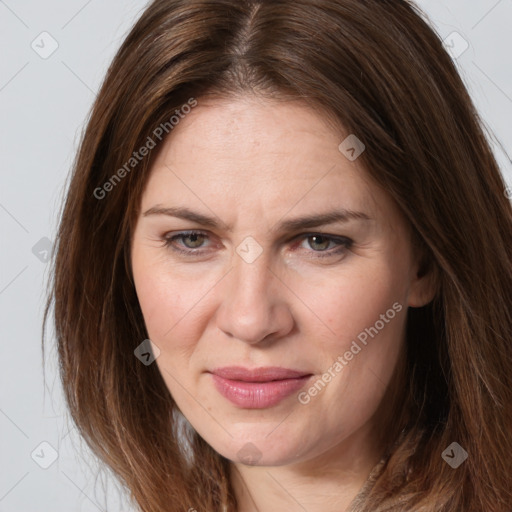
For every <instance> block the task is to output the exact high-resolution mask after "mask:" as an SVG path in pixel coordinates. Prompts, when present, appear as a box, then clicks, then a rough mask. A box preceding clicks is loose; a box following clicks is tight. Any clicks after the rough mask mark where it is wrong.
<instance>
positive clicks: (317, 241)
mask: <svg viewBox="0 0 512 512" xmlns="http://www.w3.org/2000/svg"><path fill="white" fill-rule="evenodd" d="M312 239H313V244H314V245H321V246H323V247H317V249H321V250H324V249H327V246H328V245H329V240H327V239H325V238H324V237H322V236H313V237H312ZM322 240H324V242H323V243H322ZM326 244H327V245H326Z"/></svg>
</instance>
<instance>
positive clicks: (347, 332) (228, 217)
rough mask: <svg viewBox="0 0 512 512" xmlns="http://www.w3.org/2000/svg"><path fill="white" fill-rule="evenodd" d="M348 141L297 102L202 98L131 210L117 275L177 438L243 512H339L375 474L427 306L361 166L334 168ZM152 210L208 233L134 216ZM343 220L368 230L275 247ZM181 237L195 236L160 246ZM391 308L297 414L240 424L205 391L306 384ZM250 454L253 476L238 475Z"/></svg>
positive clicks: (295, 404)
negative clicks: (133, 294)
mask: <svg viewBox="0 0 512 512" xmlns="http://www.w3.org/2000/svg"><path fill="white" fill-rule="evenodd" d="M347 135H348V134H343V133H340V132H339V130H335V129H334V128H333V126H332V125H329V124H328V123H327V122H326V121H325V119H324V118H323V117H322V116H321V115H320V114H319V112H318V111H315V110H313V109H311V108H310V107H308V106H306V105H305V104H303V103H300V102H283V101H277V100H274V99H263V98H256V97H253V96H246V97H233V98H230V99H220V98H208V99H206V98H199V99H198V106H197V107H195V108H194V109H193V110H192V112H191V113H189V114H188V115H187V116H186V117H185V118H184V119H183V120H181V121H180V123H179V124H178V125H177V126H176V127H175V128H174V130H173V131H172V132H171V134H170V135H169V137H168V138H167V139H166V140H165V141H164V142H163V143H162V147H161V148H159V149H160V151H159V153H158V156H157V158H156V160H155V161H154V163H153V166H152V169H151V174H150V177H149V180H148V183H147V186H146V188H145V190H144V193H143V197H142V200H141V210H140V212H141V213H140V216H139V218H138V221H137V225H136V227H135V230H134V233H133V237H132V270H133V275H134V279H135V285H136V290H137V295H138V298H139V301H140V305H141V308H142V312H143V315H144V319H145V323H146V327H147V331H148V335H149V338H150V339H151V340H152V341H153V343H154V344H155V345H156V346H157V347H158V348H159V350H160V355H159V356H158V358H157V359H156V364H157V365H158V368H159V370H160V372H161V374H162V376H163V378H164V380H165V382H166V385H167V387H168V389H169V391H170V393H171V394H172V396H173V398H174V400H175V401H176V403H177V405H178V407H179V408H180V410H181V411H182V413H183V414H184V416H185V417H186V418H187V420H188V421H189V422H190V424H191V425H192V426H193V427H194V429H195V430H196V431H197V432H198V433H199V434H200V435H201V436H202V437H203V438H204V439H205V440H206V441H207V442H208V443H209V444H210V445H211V446H212V447H213V448H214V449H215V450H216V451H217V452H218V453H220V454H221V455H223V456H224V457H226V458H227V459H229V460H231V461H232V465H231V467H232V472H231V473H232V481H233V484H234V488H235V491H236V495H237V499H238V501H239V510H240V511H243V512H248V511H256V510H258V511H260V512H267V511H268V512H270V511H275V510H291V511H295V510H297V511H301V510H304V509H306V510H308V512H315V511H320V510H321V511H322V512H329V511H337V512H339V511H340V510H346V509H347V507H348V505H349V503H350V502H351V501H352V499H353V498H354V497H355V495H356V494H357V492H358V491H359V490H360V488H361V486H362V485H363V483H364V482H365V480H366V479H367V477H368V474H369V473H370V471H371V469H372V468H373V467H374V466H375V464H376V463H377V462H378V461H379V460H380V458H381V456H382V450H383V446H382V444H381V442H380V438H379V434H378V433H379V431H382V430H383V429H385V425H386V421H387V420H386V418H387V417H385V416H384V413H383V411H385V410H386V405H387V404H388V403H389V400H390V397H389V393H387V394H386V389H387V388H388V387H389V383H390V382H391V380H392V377H393V372H394V371H395V368H396V367H397V362H398V361H399V357H400V354H401V353H402V348H403V343H404V329H405V319H406V311H407V307H408V306H409V307H417V306H421V305H424V304H426V303H427V302H429V300H430V299H431V297H432V293H433V290H432V286H431V283H430V280H429V276H428V275H426V276H421V277H420V273H419V272H418V270H419V258H418V257H417V256H416V255H415V254H414V253H413V250H412V248H411V237H410V231H409V228H408V224H407V223H406V221H405V220H404V219H403V217H402V215H401V214H400V212H399V211H398V209H397V207H396V206H395V204H394V203H393V202H392V201H391V199H390V198H389V197H388V196H387V194H386V193H385V192H384V191H383V190H382V189H380V188H379V187H378V186H377V185H376V184H375V183H373V182H372V181H371V179H370V178H369V176H368V174H367V173H366V171H365V169H364V168H363V167H362V164H361V163H360V162H361V161H360V160H357V159H356V160H355V161H353V162H351V161H349V160H348V159H347V158H346V157H345V155H344V154H342V153H341V152H340V151H339V150H338V145H339V144H340V142H341V141H342V140H343V139H344V138H345V137H346V136H347ZM153 207H166V208H169V207H187V208H189V209H190V210H193V211H196V212H199V213H201V214H203V215H207V216H211V217H213V218H215V219H216V220H217V222H218V223H219V224H218V226H217V227H211V226H205V225H203V224H201V223H199V222H195V221H194V222H193V221H190V220H184V219H180V218H176V217H172V216H169V215H164V214H154V215H144V213H145V212H147V211H148V210H149V209H150V208H153ZM340 208H345V209H347V210H353V211H357V212H362V213H364V214H365V215H366V216H367V217H368V219H365V220H362V219H352V220H348V221H346V222H337V223H332V224H327V225H322V226H317V227H315V228H308V229H299V230H298V231H297V230H295V231H289V230H287V231H276V229H275V228H276V226H278V225H279V223H281V222H283V221H284V220H289V219H291V218H296V217H302V216H310V215H313V214H319V213H325V212H327V211H331V210H335V209H340ZM229 227H231V230H229V229H228V228H229ZM187 230H198V231H200V232H201V233H203V234H205V235H206V236H205V237H204V238H201V237H199V238H198V239H197V238H195V239H193V238H187V237H186V236H185V237H182V238H178V239H175V240H174V242H173V244H172V245H171V246H170V247H166V246H165V237H166V236H167V237H170V236H174V235H176V234H179V233H180V232H183V231H187ZM314 234H322V235H323V236H327V235H330V236H331V237H338V238H341V237H348V238H349V239H351V240H352V241H353V242H352V244H351V245H350V246H347V247H344V246H343V245H341V244H340V243H338V242H336V240H334V241H329V239H327V240H325V238H319V239H314V238H312V235H314ZM247 237H252V238H253V239H254V240H256V242H257V243H258V244H259V247H260V248H261V254H260V255H259V256H258V257H257V258H256V259H255V260H254V261H253V262H250V263H249V262H247V261H246V260H244V259H243V258H242V257H241V256H240V255H239V253H237V247H247V246H244V240H246V238H247ZM241 244H242V245H241ZM172 247H177V248H181V249H183V250H188V251H189V253H188V254H180V253H178V252H174V251H173V250H172ZM251 247H252V246H251ZM340 248H341V251H339V252H338V253H336V252H335V251H336V249H340ZM198 250H202V251H204V252H203V253H202V254H200V255H199V256H193V255H191V253H192V252H194V251H198ZM250 250H251V251H252V250H254V249H250ZM322 256H323V257H322ZM394 303H398V304H400V305H402V306H403V307H402V309H401V311H400V312H397V313H396V315H395V316H394V318H393V319H392V320H390V321H389V322H387V323H386V324H385V326H384V328H382V329H381V330H379V332H378V334H377V335H376V336H374V337H373V338H369V339H368V343H367V345H366V346H363V348H362V350H361V351H360V352H359V353H358V354H357V355H356V356H355V357H354V358H353V359H352V360H351V361H350V362H349V363H348V364H347V365H346V366H344V367H343V370H342V371H341V372H339V373H336V376H335V377H333V378H332V380H331V381H330V382H329V383H328V384H327V385H326V386H325V387H324V388H323V389H322V391H321V392H319V393H318V394H317V395H316V396H314V397H311V400H310V401H309V403H307V404H302V403H300V402H299V400H298V399H297V394H296V393H295V394H292V395H291V396H289V397H287V398H286V399H284V400H283V401H281V402H280V403H279V404H277V405H275V406H272V407H269V408H267V409H255V410H253V409H246V408H242V407H238V406H235V405H234V404H232V403H231V402H230V401H228V400H227V399H226V398H225V397H223V396H222V395H221V394H219V392H218V391H217V390H216V388H215V387H214V385H213V382H212V376H211V374H209V373H208V371H209V370H211V369H213V368H216V367H222V366H231V365H238V366H244V367H247V368H255V367H261V366H281V367H284V368H291V369H299V370H304V371H307V372H308V373H311V374H313V377H312V380H313V382H314V381H317V380H318V379H319V378H321V376H322V374H324V372H326V370H327V369H328V368H329V367H332V365H333V363H334V362H335V361H336V360H337V358H338V357H339V356H340V355H343V354H344V353H345V352H346V351H347V350H349V349H350V346H351V343H352V341H353V340H356V339H357V336H358V334H360V333H361V332H362V331H364V330H365V328H369V327H370V326H374V325H375V323H376V321H377V320H379V318H381V317H380V315H382V314H385V313H386V311H387V310H389V309H390V308H391V307H392V305H393V304H394ZM305 389H306V390H307V389H308V388H307V387H306V388H305ZM247 443H252V444H253V445H254V446H255V447H256V448H257V451H258V454H259V457H260V458H259V460H258V461H257V462H256V464H255V465H246V464H244V463H242V462H241V461H240V450H242V449H247ZM244 447H245V448H244Z"/></svg>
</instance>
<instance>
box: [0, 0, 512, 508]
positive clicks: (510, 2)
mask: <svg viewBox="0 0 512 512" xmlns="http://www.w3.org/2000/svg"><path fill="white" fill-rule="evenodd" d="M145 4H146V2H144V1H142V0H140V1H136V0H129V1H125V2H122V1H121V0H108V1H104V2H100V1H99V0H89V1H85V0H67V1H64V0H51V1H47V2H37V1H35V0H27V1H22V0H20V1H17V2H16V1H14V0H6V1H2V0H0V45H1V53H0V112H1V115H0V130H1V131H0V155H1V159H0V169H1V171H0V176H1V178H0V179H1V188H0V230H1V240H2V251H1V261H0V311H1V315H2V318H1V328H2V343H1V346H0V351H1V353H0V364H1V370H0V371H1V375H2V386H1V387H0V434H1V435H0V448H1V467H0V512H20V511H23V512H32V511H49V510H52V511H53V512H60V511H62V512H70V511H93V512H96V511H98V510H107V509H108V510H109V511H110V512H115V511H128V510H133V507H132V508H130V507H129V505H128V504H127V500H126V499H125V498H123V496H124V495H123V493H122V492H121V491H120V490H119V486H118V485H117V484H116V481H115V479H113V478H112V476H111V475H109V474H108V473H107V472H106V471H104V470H102V471H100V468H99V467H98V465H97V464H96V463H95V462H94V459H93V458H92V457H91V456H90V454H89V453H88V451H87V449H86V447H85V445H84V444H83V443H81V442H80V439H79V437H78V436H77V435H76V431H75V430H74V429H70V425H71V423H70V421H69V418H68V417H67V415H66V409H65V406H64V404H63V400H62V392H61V389H60V383H59V379H58V376H57V365H56V354H55V350H54V349H53V348H51V349H50V351H49V352H48V363H47V365H46V380H45V381H44V380H43V368H42V358H41V350H40V337H41V318H42V311H43V302H44V297H45V282H46V279H47V273H48V266H47V265H46V263H45V259H46V258H47V257H48V254H49V252H48V249H49V248H50V246H51V242H52V241H53V240H54V238H55V231H56V226H57V219H58V213H59V209H60V205H61V202H62V198H63V194H64V191H65V186H66V184H67V177H68V173H69V170H70V167H71V164H72V160H73V157H74V154H75V151H76V149H77V146H78V142H79V138H80V134H81V130H82V127H83V125H84V121H85V119H86V116H87V114H88V112H89V109H90V107H91V104H92V101H93V99H94V97H95V93H96V91H97V90H98V87H99V85H100V82H101V80H102V77H103V75H104V73H105V71H106V68H107V66H108V64H109V62H110V60H111V59H112V57H113V56H114V53H115V51H116V49H117V48H118V47H119V45H120V44H121V41H122V40H123V37H124V36H125V35H126V33H127V31H128V30H129V28H130V27H131V25H132V24H133V22H134V21H135V20H136V18H137V17H138V15H139V13H140V12H141V10H142V9H143V8H144V6H145ZM419 4H420V5H421V6H422V7H423V9H424V10H425V11H426V12H427V13H428V14H429V16H430V17H431V19H432V22H433V23H434V25H435V27H436V29H437V31H438V33H439V34H440V35H441V37H442V38H443V39H444V38H447V37H448V36H450V34H452V33H453V32H454V31H456V32H458V33H459V34H460V37H459V36H457V35H456V36H450V37H449V38H448V39H447V41H448V43H447V44H448V45H451V46H453V50H451V51H453V52H454V53H453V55H454V58H456V61H457V63H458V65H459V68H460V71H461V74H462V76H463V79H464V81H465V82H466V84H467V87H468V88H469V91H470V93H471V95H472V97H473V98H474V101H475V103H476V106H477V108H478V110H479V112H480V114H481V116H482V118H483V120H484V121H485V124H486V126H487V127H488V128H489V129H490V130H491V131H492V132H493V133H494V136H495V137H496V139H497V141H499V142H500V143H501V144H502V146H503V148H504V149H505V151H506V152H508V153H509V154H512V130H511V128H510V117H511V114H512V66H511V61H512V57H511V53H510V49H511V47H512V33H511V32H510V23H511V21H512V0H500V1H496V0H450V1H437V0H435V1H427V0H423V1H421V2H419ZM42 32H48V33H49V34H50V36H48V35H40V34H41V33H42ZM461 37H462V38H463V39H464V40H465V41H467V43H468V44H469V47H468V48H467V50H466V51H464V52H463V53H462V54H461V55H458V54H459V53H460V52H461V51H462V50H463V49H464V47H465V44H464V41H463V40H462V39H461ZM56 44H58V48H57V49H56V50H55V51H54V53H53V54H51V55H49V56H47V55H46V54H45V53H44V52H47V53H49V51H50V50H51V49H52V45H56ZM456 55H457V56H456ZM43 57H46V58H43ZM492 144H493V147H494V149H495V153H496V156H497V158H498V161H499V162H500V164H501V166H502V169H503V173H504V175H505V177H506V179H507V181H508V183H509V185H512V164H511V162H510V160H509V159H508V158H507V157H506V155H505V154H504V153H503V151H502V150H501V149H500V148H499V145H498V144H497V143H496V142H492ZM34 247H35V248H34ZM49 335H50V337H51V335H52V332H51V331H50V332H49ZM52 346H53V345H52ZM43 442H45V443H49V445H51V447H50V446H48V444H43V445H41V443H43ZM56 456H57V458H56V459H55V461H53V459H54V458H55V457H56ZM46 465H49V467H48V468H47V469H44V468H43V467H42V466H46Z"/></svg>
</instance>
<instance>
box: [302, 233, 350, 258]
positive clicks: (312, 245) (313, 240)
mask: <svg viewBox="0 0 512 512" xmlns="http://www.w3.org/2000/svg"><path fill="white" fill-rule="evenodd" d="M300 238H301V239H302V243H301V244H300V246H301V247H302V248H305V249H306V250H307V249H308V248H309V249H311V250H312V252H313V253H320V254H315V257H328V256H333V255H336V254H341V253H343V252H344V251H345V250H346V249H348V248H350V246H351V245H352V244H353V241H352V240H351V239H350V238H346V237H338V236H332V235H325V234H323V233H306V234H305V235H301V236H300ZM304 243H306V244H307V246H308V247H304ZM310 252H311V251H310Z"/></svg>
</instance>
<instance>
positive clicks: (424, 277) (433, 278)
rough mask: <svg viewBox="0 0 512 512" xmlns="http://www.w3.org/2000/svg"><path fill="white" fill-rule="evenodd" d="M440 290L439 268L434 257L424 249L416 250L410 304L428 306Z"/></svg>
mask: <svg viewBox="0 0 512 512" xmlns="http://www.w3.org/2000/svg"><path fill="white" fill-rule="evenodd" d="M438 290H439V269H438V267H437V265H436V264H435V262H434V260H433V258H432V257H431V256H430V257H429V256H427V255H426V254H425V251H424V250H421V251H419V250H418V251H416V257H415V264H414V265H413V268H412V275H411V284H410V287H409V299H408V304H407V305H408V306H410V307H413V308H420V307H422V306H426V305H427V304H428V303H429V302H431V301H432V300H433V299H434V297H435V296H436V295H437V292H438Z"/></svg>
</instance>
